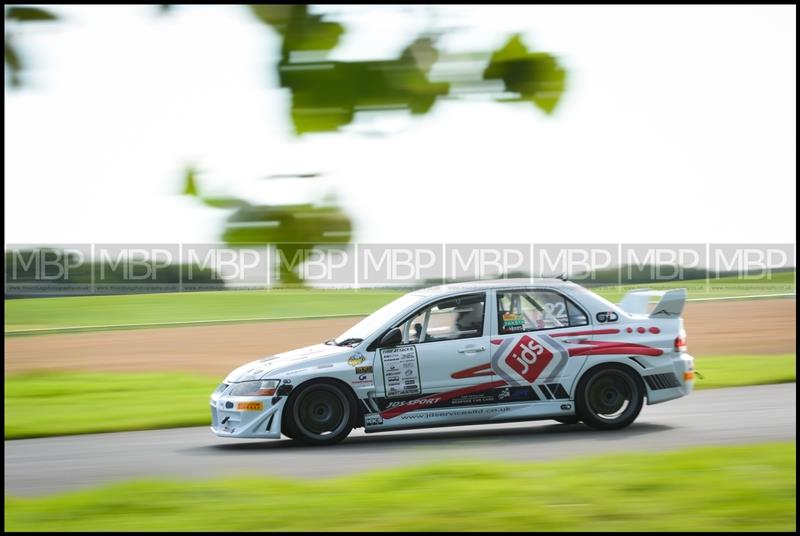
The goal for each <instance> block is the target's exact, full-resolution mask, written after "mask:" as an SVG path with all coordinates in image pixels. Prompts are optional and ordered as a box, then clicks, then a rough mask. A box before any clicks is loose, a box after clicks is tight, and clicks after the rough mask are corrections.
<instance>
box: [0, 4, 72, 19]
mask: <svg viewBox="0 0 800 536" xmlns="http://www.w3.org/2000/svg"><path fill="white" fill-rule="evenodd" d="M6 19H7V20H16V21H19V22H50V21H56V20H59V17H58V16H57V15H54V14H53V13H51V12H49V11H47V10H44V9H39V8H38V7H11V8H8V10H6Z"/></svg>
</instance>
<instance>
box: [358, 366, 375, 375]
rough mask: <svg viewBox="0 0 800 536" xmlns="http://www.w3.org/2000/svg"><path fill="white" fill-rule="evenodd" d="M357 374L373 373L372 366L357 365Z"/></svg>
mask: <svg viewBox="0 0 800 536" xmlns="http://www.w3.org/2000/svg"><path fill="white" fill-rule="evenodd" d="M356 374H372V366H371V365H365V366H363V367H356Z"/></svg>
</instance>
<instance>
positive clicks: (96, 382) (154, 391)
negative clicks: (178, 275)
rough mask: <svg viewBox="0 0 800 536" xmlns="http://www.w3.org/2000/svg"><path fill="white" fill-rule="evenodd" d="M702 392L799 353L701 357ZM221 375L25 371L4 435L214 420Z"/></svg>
mask: <svg viewBox="0 0 800 536" xmlns="http://www.w3.org/2000/svg"><path fill="white" fill-rule="evenodd" d="M696 368H697V370H699V371H700V373H701V374H702V375H703V377H704V379H702V380H697V382H696V384H695V385H696V388H697V389H707V388H715V387H732V386H741V385H757V384H769V383H784V382H792V381H795V379H796V367H795V356H794V355H769V356H730V357H726V356H723V357H706V358H699V359H697V362H696ZM220 380H221V378H207V377H204V376H194V375H191V374H183V373H157V374H156V373H153V374H128V373H125V374H113V373H72V372H54V373H26V374H15V375H10V376H6V378H5V390H6V395H5V438H6V439H21V438H26V437H45V436H53V435H68V434H88V433H93V432H118V431H125V430H149V429H155V428H172V427H178V426H201V425H208V424H209V423H210V413H209V409H208V405H207V401H208V397H209V395H210V394H211V391H213V390H214V388H215V387H216V386H217V385H218V384H219V381H220Z"/></svg>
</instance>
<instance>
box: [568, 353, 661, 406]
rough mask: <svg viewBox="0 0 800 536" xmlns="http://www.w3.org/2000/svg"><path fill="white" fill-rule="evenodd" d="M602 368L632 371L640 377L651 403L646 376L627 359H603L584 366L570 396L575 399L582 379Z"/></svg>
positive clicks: (644, 391)
mask: <svg viewBox="0 0 800 536" xmlns="http://www.w3.org/2000/svg"><path fill="white" fill-rule="evenodd" d="M601 368H623V369H626V370H628V371H630V372H633V373H634V376H635V377H636V378H638V379H639V384H640V387H641V388H642V392H643V393H644V397H645V399H646V400H647V403H648V404H649V403H650V390H649V389H648V387H647V382H645V381H644V377H643V376H642V374H641V372H640V371H638V370H637V369H636V368H634V367H633V366H632V365H630V364H629V363H627V362H625V361H621V360H620V361H616V360H615V361H602V362H599V363H594V364H592V365H590V366H588V367H586V368H584V369H583V370H582V371H581V372H580V374H579V375H578V377H577V378H575V381H574V383H573V384H572V392H571V393H570V398H571V399H572V400H575V397H576V396H577V394H578V387H579V386H580V384H581V380H582V379H583V378H584V377H585V376H586V375H587V374H589V373H590V372H592V371H594V370H597V369H601Z"/></svg>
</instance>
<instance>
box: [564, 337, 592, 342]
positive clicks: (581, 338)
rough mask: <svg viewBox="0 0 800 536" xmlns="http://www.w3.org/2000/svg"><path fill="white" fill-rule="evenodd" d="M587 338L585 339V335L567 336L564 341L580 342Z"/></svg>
mask: <svg viewBox="0 0 800 536" xmlns="http://www.w3.org/2000/svg"><path fill="white" fill-rule="evenodd" d="M588 340H589V339H587V338H586V337H567V338H566V339H564V342H567V343H581V342H586V341H588Z"/></svg>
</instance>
